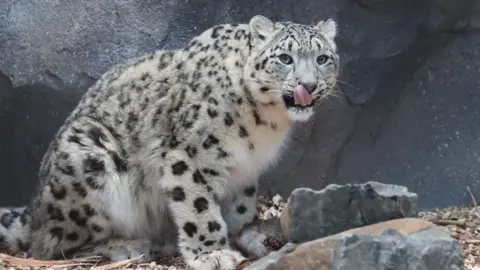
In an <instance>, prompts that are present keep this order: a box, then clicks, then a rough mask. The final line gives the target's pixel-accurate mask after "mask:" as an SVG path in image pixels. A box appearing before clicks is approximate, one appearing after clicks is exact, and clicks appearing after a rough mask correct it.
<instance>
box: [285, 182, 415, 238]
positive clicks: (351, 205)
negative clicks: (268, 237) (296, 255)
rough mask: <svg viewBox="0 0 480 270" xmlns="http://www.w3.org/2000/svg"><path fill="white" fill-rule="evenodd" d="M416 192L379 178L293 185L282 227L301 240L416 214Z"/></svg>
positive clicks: (291, 235)
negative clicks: (312, 186)
mask: <svg viewBox="0 0 480 270" xmlns="http://www.w3.org/2000/svg"><path fill="white" fill-rule="evenodd" d="M416 205H417V194H415V193H412V192H409V191H408V190H407V188H406V187H402V186H397V185H388V184H383V183H378V182H367V183H364V184H347V185H335V184H331V185H329V186H327V187H326V188H324V189H322V190H319V191H317V190H313V189H309V188H297V189H295V190H294V191H293V192H292V193H291V195H290V197H289V199H288V201H287V204H286V206H285V208H284V210H283V212H282V215H281V216H280V220H281V226H282V230H283V232H284V233H285V235H286V237H287V239H288V240H289V241H291V242H293V243H302V242H306V241H310V240H314V239H317V238H321V237H325V236H328V235H332V234H336V233H339V232H342V231H346V230H349V229H352V228H356V227H361V226H366V225H370V224H375V223H378V222H382V221H387V220H392V219H399V218H406V217H414V216H416V214H417V213H416Z"/></svg>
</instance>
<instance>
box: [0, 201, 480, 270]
mask: <svg viewBox="0 0 480 270" xmlns="http://www.w3.org/2000/svg"><path fill="white" fill-rule="evenodd" d="M472 201H473V205H472V206H454V207H449V208H444V209H435V210H433V211H428V212H420V213H419V217H421V218H423V219H426V220H429V221H430V222H432V223H435V224H437V225H439V226H444V227H446V228H448V229H449V230H450V232H451V235H452V237H453V238H455V239H457V240H459V241H460V243H461V244H462V246H463V250H464V257H465V269H466V270H480V207H479V206H478V205H477V202H476V200H475V198H473V196H472ZM283 204H284V201H283V199H282V198H281V197H280V196H278V195H277V196H274V197H273V198H272V199H265V198H261V199H260V203H259V206H258V209H259V212H260V218H262V219H268V218H275V217H278V216H279V215H280V213H281V210H282V208H283ZM137 259H138V258H134V259H131V260H126V261H121V262H116V263H111V262H108V261H104V260H102V259H101V258H98V257H92V258H80V259H76V260H64V261H35V260H31V259H28V258H24V257H22V256H18V255H17V256H9V255H7V254H1V253H0V269H9V270H10V269H11V270H17V269H38V270H44V269H68V270H70V269H72V270H73V269H94V270H126V269H151V270H153V269H157V270H185V269H186V268H185V265H184V264H183V262H182V261H181V259H180V258H178V257H177V258H164V259H162V260H161V261H158V262H152V263H149V264H137V263H135V262H136V260H137Z"/></svg>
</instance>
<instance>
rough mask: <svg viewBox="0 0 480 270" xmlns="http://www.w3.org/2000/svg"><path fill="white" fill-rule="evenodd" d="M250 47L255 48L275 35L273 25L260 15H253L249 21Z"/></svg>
mask: <svg viewBox="0 0 480 270" xmlns="http://www.w3.org/2000/svg"><path fill="white" fill-rule="evenodd" d="M248 26H249V27H250V34H251V36H252V38H251V45H253V46H255V45H258V44H261V43H263V42H264V41H267V40H268V39H270V38H271V37H272V35H273V34H274V33H275V24H274V23H273V22H272V21H271V20H270V19H268V18H266V17H264V16H262V15H255V16H253V17H252V18H251V19H250V22H249V24H248Z"/></svg>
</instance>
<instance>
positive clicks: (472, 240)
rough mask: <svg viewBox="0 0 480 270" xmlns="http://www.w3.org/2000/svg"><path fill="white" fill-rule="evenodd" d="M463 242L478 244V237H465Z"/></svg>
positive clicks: (479, 241) (479, 240) (479, 242)
mask: <svg viewBox="0 0 480 270" xmlns="http://www.w3.org/2000/svg"><path fill="white" fill-rule="evenodd" d="M465 243H467V244H480V239H466V240H465Z"/></svg>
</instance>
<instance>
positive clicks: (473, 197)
mask: <svg viewBox="0 0 480 270" xmlns="http://www.w3.org/2000/svg"><path fill="white" fill-rule="evenodd" d="M467 191H468V194H470V198H472V202H473V206H475V208H476V207H478V204H477V200H475V196H473V193H472V191H471V190H470V187H469V186H467Z"/></svg>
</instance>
